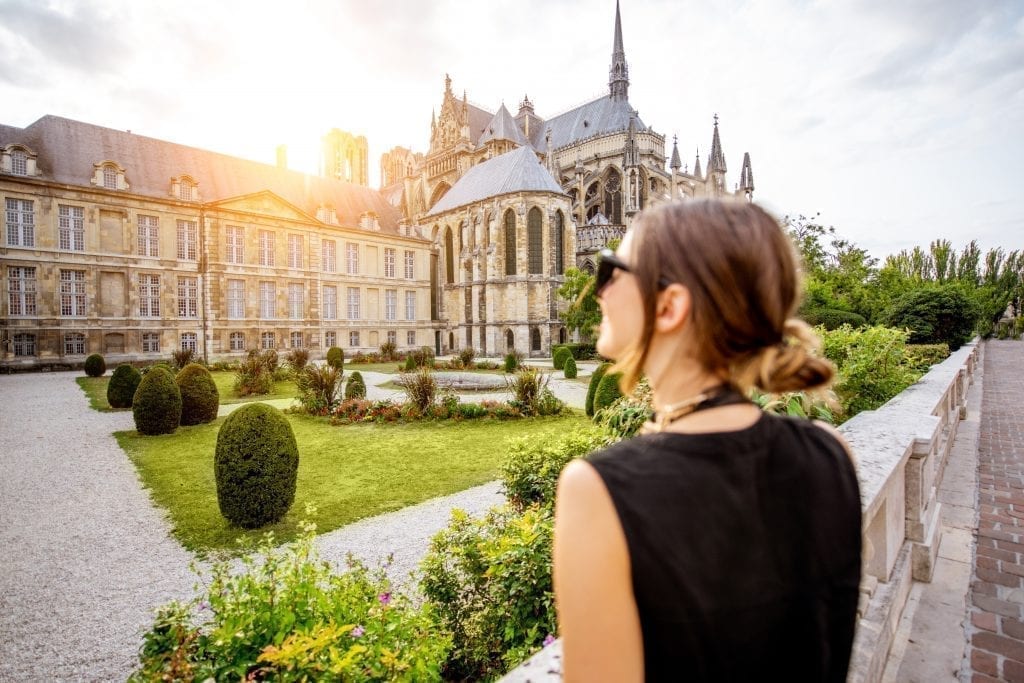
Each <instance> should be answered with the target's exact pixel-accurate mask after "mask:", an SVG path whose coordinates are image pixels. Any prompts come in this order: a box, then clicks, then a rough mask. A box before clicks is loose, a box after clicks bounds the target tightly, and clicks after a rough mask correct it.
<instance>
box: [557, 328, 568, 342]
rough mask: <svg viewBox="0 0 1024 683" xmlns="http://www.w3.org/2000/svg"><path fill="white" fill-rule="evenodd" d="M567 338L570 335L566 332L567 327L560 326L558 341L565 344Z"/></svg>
mask: <svg viewBox="0 0 1024 683" xmlns="http://www.w3.org/2000/svg"><path fill="white" fill-rule="evenodd" d="M567 340H568V335H567V334H566V332H565V328H564V327H559V328H558V343H559V344H564V343H565V342H566V341H567Z"/></svg>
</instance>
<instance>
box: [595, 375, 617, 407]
mask: <svg viewBox="0 0 1024 683" xmlns="http://www.w3.org/2000/svg"><path fill="white" fill-rule="evenodd" d="M621 377H622V373H620V372H606V373H605V375H604V377H602V378H601V383H600V384H599V385H597V391H596V392H595V393H594V413H597V412H598V411H600V410H602V409H604V408H607V407H608V406H610V405H611V404H613V403H615V402H616V401H618V400H619V399H620V398H622V391H621V390H620V389H619V379H620V378H621Z"/></svg>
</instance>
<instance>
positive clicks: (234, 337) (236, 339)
mask: <svg viewBox="0 0 1024 683" xmlns="http://www.w3.org/2000/svg"><path fill="white" fill-rule="evenodd" d="M228 348H229V349H231V350H232V351H245V333H244V332H232V333H231V334H229V335H228Z"/></svg>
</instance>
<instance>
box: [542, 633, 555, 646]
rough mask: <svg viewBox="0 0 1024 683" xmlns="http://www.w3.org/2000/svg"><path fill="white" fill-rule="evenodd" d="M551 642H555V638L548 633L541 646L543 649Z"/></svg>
mask: <svg viewBox="0 0 1024 683" xmlns="http://www.w3.org/2000/svg"><path fill="white" fill-rule="evenodd" d="M553 642H555V637H554V636H553V635H551V634H550V633H549V634H548V636H547V638H545V639H544V643H543V645H544V647H547V646H548V645H550V644H551V643H553Z"/></svg>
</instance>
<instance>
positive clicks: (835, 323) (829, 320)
mask: <svg viewBox="0 0 1024 683" xmlns="http://www.w3.org/2000/svg"><path fill="white" fill-rule="evenodd" d="M800 314H801V317H803V319H804V320H805V321H807V324H808V325H821V326H823V327H824V328H825V329H826V330H834V329H836V328H837V327H841V326H843V325H850V326H851V327H864V326H865V325H867V324H868V321H867V318H865V317H864V316H862V315H861V314H860V313H853V312H851V311H842V310H839V309H837V308H809V309H806V310H801V311H800Z"/></svg>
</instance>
